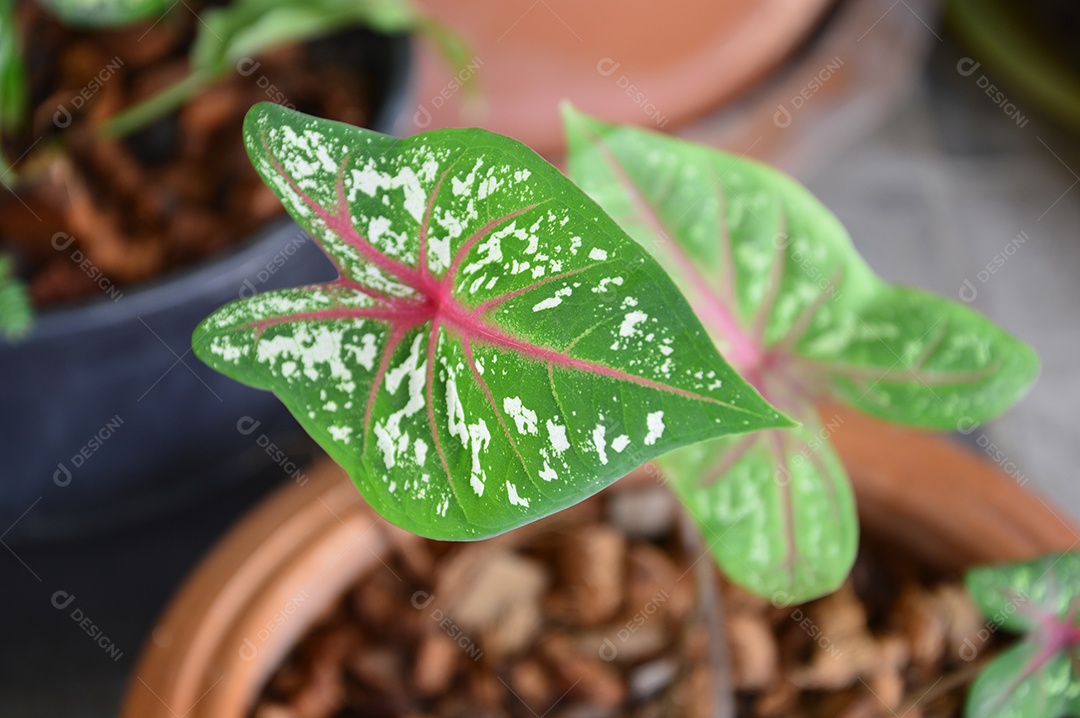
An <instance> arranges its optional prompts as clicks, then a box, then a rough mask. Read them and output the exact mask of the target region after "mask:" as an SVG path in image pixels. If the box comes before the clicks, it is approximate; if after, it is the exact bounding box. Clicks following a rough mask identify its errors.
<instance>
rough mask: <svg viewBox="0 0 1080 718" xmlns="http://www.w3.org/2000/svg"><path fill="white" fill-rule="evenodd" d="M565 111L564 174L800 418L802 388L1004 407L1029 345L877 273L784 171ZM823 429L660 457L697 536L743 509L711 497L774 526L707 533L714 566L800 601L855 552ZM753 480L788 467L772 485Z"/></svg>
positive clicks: (918, 418)
mask: <svg viewBox="0 0 1080 718" xmlns="http://www.w3.org/2000/svg"><path fill="white" fill-rule="evenodd" d="M565 119H566V127H567V135H568V143H569V147H570V153H569V169H570V176H571V178H572V179H574V181H575V182H576V183H577V184H578V185H579V186H580V187H581V188H582V189H584V190H585V191H586V192H588V193H589V194H590V195H591V196H592V197H593V198H594V199H595V200H596V201H597V202H599V203H600V205H601V206H602V207H603V208H604V209H606V210H607V211H608V213H609V214H611V216H612V217H613V218H614V219H615V220H616V221H617V222H618V223H619V224H620V226H622V227H623V228H624V229H625V230H626V231H627V233H629V234H630V235H631V236H632V237H634V238H635V239H637V240H638V241H639V242H640V243H641V244H642V245H643V246H645V247H646V248H647V249H648V250H649V251H650V252H651V253H652V254H653V255H654V256H655V257H656V258H657V259H658V260H659V261H660V263H661V264H662V265H663V266H664V267H665V268H666V269H667V270H668V271H669V272H670V274H671V276H672V278H673V279H674V280H675V282H676V284H678V285H679V287H680V289H682V290H683V292H684V294H685V295H686V296H687V298H688V299H689V300H690V303H691V306H693V307H694V309H695V310H696V311H697V314H698V316H699V317H701V319H702V321H703V322H704V324H705V326H706V328H707V329H708V330H709V332H710V334H711V335H712V336H713V338H714V340H715V341H716V342H717V344H718V346H719V347H720V349H721V351H722V352H723V354H724V356H725V357H726V358H727V359H728V360H729V361H731V363H732V365H733V366H734V367H735V368H736V369H737V370H738V371H739V372H740V373H741V374H742V375H743V376H745V377H746V378H747V379H749V380H750V381H751V383H753V384H754V385H755V386H756V387H757V388H758V389H759V391H761V392H762V395H763V396H765V397H766V398H767V399H768V400H769V401H770V402H772V403H773V404H775V405H776V406H779V407H780V408H781V409H783V410H784V411H786V412H788V413H789V414H791V415H792V416H793V417H795V418H797V419H799V420H800V421H803V422H804V423H807V424H808V425H812V424H816V423H818V422H815V421H814V418H813V411H814V410H813V408H812V406H813V402H814V400H816V399H818V398H821V397H825V396H833V397H836V398H839V399H842V400H844V401H846V402H848V403H850V404H852V405H854V406H857V407H859V408H861V409H863V410H865V411H868V412H870V413H872V414H875V415H877V416H880V417H883V418H886V419H890V420H893V421H902V422H906V423H911V424H915V425H919V426H926V427H933V428H955V427H956V425H957V422H958V421H960V420H961V419H964V420H965V425H968V424H969V423H970V422H972V421H974V422H978V421H983V420H985V419H988V418H990V417H991V416H993V415H995V414H996V413H998V412H1000V411H1002V410H1003V409H1005V408H1006V407H1007V406H1008V405H1010V404H1011V403H1012V402H1014V401H1015V400H1016V399H1018V398H1019V397H1020V395H1022V394H1023V392H1024V391H1026V389H1027V387H1028V386H1029V385H1030V384H1031V382H1032V381H1033V379H1034V377H1035V374H1036V372H1037V369H1038V363H1037V360H1036V358H1035V355H1034V352H1032V351H1031V349H1030V348H1029V347H1028V346H1026V345H1025V344H1023V343H1022V342H1020V341H1018V340H1016V339H1014V338H1013V337H1011V336H1009V335H1008V334H1006V333H1005V332H1004V331H1002V330H1001V329H999V328H998V327H996V326H995V325H994V324H993V323H991V322H990V321H989V320H987V319H986V318H984V317H982V316H981V315H979V314H977V313H975V312H973V311H971V310H969V309H967V308H966V307H963V306H961V305H958V304H955V303H953V302H949V301H947V300H944V299H941V298H939V297H935V296H932V295H929V294H925V293H922V292H919V291H916V290H911V289H905V288H899V287H892V286H890V285H888V284H886V283H885V282H883V281H882V280H880V279H879V278H878V277H877V276H876V275H875V274H874V273H873V272H872V271H871V270H870V268H869V267H868V266H867V265H866V263H865V262H864V261H863V260H862V258H861V257H860V256H859V255H858V253H857V252H856V251H855V249H854V247H853V246H852V243H851V240H850V238H849V237H848V234H847V232H846V231H845V230H844V228H843V226H842V225H841V224H840V222H839V221H838V220H837V219H836V217H834V216H833V215H832V213H830V212H829V211H828V209H826V208H825V207H824V206H823V205H822V204H821V203H820V202H818V201H817V200H816V199H815V198H814V197H813V196H812V195H811V194H810V193H809V192H808V191H806V189H804V188H803V187H802V186H800V185H799V184H798V183H796V182H795V181H794V180H792V179H790V178H789V177H786V176H785V175H783V174H781V173H779V172H777V171H775V170H772V169H770V168H768V167H765V166H764V165H761V164H758V163H756V162H753V161H749V160H745V159H743V158H740V157H735V156H732V155H728V154H725V153H722V152H718V151H715V150H712V149H710V148H705V147H701V146H697V145H693V144H689V143H687V142H684V141H682V140H679V139H677V138H673V137H668V136H665V135H661V134H657V133H653V132H649V131H646V130H641V129H637V128H633V127H626V126H616V125H609V124H605V123H603V122H600V121H598V120H595V119H592V118H589V117H587V116H585V115H582V114H580V113H577V112H575V111H574V110H572V109H570V108H567V109H566V111H565ZM825 423H826V424H828V422H825ZM812 439H813V441H812V444H810V443H807V442H810V441H811V440H812ZM826 441H827V436H826V437H824V438H821V437H818V438H816V439H815V438H814V437H812V436H808V435H807V433H806V432H805V431H803V432H800V433H798V434H795V435H790V436H782V435H780V434H772V435H767V436H762V437H760V438H756V439H755V440H754V441H753V442H750V441H745V442H738V441H727V442H722V443H720V444H718V446H717V447H715V448H713V447H710V449H709V450H708V454H709V455H710V456H711V458H710V459H709V460H708V462H709V464H710V465H711V467H706V466H704V465H702V461H703V459H702V456H703V452H705V450H703V449H701V448H695V449H693V450H692V451H689V450H688V451H687V452H679V453H676V454H673V455H671V456H670V457H666V458H665V462H664V463H665V467H666V468H667V469H668V471H669V473H670V474H672V476H674V477H675V482H676V484H677V486H678V487H679V493H680V495H681V496H682V497H683V499H684V501H687V502H688V503H689V504H690V505H691V506H697V507H698V508H696V509H695V510H694V513H695V516H697V517H698V519H699V521H700V522H701V524H702V528H703V529H704V530H705V533H706V535H709V534H713V535H717V536H725V531H726V530H727V529H728V528H730V527H731V526H732V524H731V523H730V522H732V521H735V519H734V518H732V517H733V516H738V512H737V513H736V514H731V513H730V512H729V511H728V509H729V508H730V507H727V506H725V508H723V509H721V508H718V507H714V508H713V510H711V511H708V510H706V506H705V505H706V503H707V502H708V501H710V500H718V501H720V500H724V501H726V500H728V499H731V498H732V497H738V501H737V502H736V503H737V504H738V505H739V506H741V507H742V509H741V510H745V511H747V512H749V513H747V514H746V516H745V517H743V518H741V519H738V521H737V524H738V525H740V526H744V527H749V526H750V525H755V526H757V527H759V528H760V529H761V530H763V531H766V532H768V533H769V535H768V536H767V537H761V536H757V535H756V533H757V532H756V531H750V530H742V531H732V532H730V533H728V534H726V537H725V539H724V541H723V543H722V544H718V546H714V552H715V553H716V556H717V559H718V560H719V561H720V562H721V565H722V566H723V568H724V570H725V572H726V573H728V574H729V575H731V576H733V577H736V580H738V581H739V582H740V583H742V585H744V586H745V587H746V588H748V589H750V590H752V591H755V592H756V593H758V594H761V595H764V596H770V595H772V594H773V593H774V592H776V591H784V592H786V593H788V594H790V596H791V600H806V599H810V598H813V597H815V596H817V595H820V594H823V593H827V592H829V591H831V590H833V589H835V588H836V587H837V586H838V585H839V582H840V581H841V580H842V579H843V576H844V575H846V572H847V569H848V568H849V567H850V565H851V563H852V562H853V561H854V557H855V549H856V546H855V542H854V540H853V537H854V536H855V535H856V525H855V524H856V517H855V512H854V509H853V507H852V505H851V501H850V495H851V492H850V488H849V487H848V486H846V483H847V480H846V478H845V475H844V472H843V469H842V467H841V466H840V465H839V464H838V463H836V462H835V461H834V459H835V457H833V456H832V453H831V451H830V452H828V454H826V453H822V452H821V450H820V448H817V445H818V444H821V443H825V442H826ZM748 446H752V447H755V450H754V451H749V450H748V449H747V448H746V447H748ZM769 447H773V448H772V449H770V448H769ZM776 447H783V448H782V449H777V448H776ZM740 449H741V450H742V452H741V453H738V450H740ZM732 452H737V453H734V455H733V453H732ZM770 454H771V455H772V456H773V467H772V470H766V469H767V468H768V467H767V465H768V463H769V461H770V459H769V456H770ZM807 455H813V456H816V457H817V461H814V462H810V461H807V462H804V463H803V464H802V465H801V466H800V467H798V470H797V471H796V469H795V467H793V466H792V465H791V458H792V457H796V456H807ZM776 459H782V461H780V463H779V464H777V463H776ZM785 462H786V464H785ZM721 470H723V471H724V472H725V475H724V477H723V478H721V479H716V481H718V482H724V483H731V484H735V485H733V486H728V487H724V488H722V489H720V488H712V489H703V491H704V493H705V496H702V497H698V498H697V499H696V500H692V499H690V497H691V495H692V494H693V493H694V491H695V482H702V481H704V482H706V483H708V479H707V477H716V476H718V474H719V473H720V472H721ZM766 476H775V477H795V476H799V477H800V478H799V480H798V481H790V482H783V481H780V480H779V479H778V480H777V482H776V484H775V485H774V486H772V487H769V486H766V485H765V484H764V483H763V481H764V478H763V477H766ZM841 486H843V487H842V488H840V487H841ZM804 496H805V497H806V498H805V502H806V504H807V505H806V506H805V507H800V502H802V501H803V500H804V499H803V497H804ZM722 497H726V498H722ZM754 501H760V502H761V503H760V504H758V505H756V506H755V505H754V503H753V502H754ZM733 505H734V504H733ZM826 506H827V508H824V507H826ZM778 507H791V508H790V509H782V510H781V509H779V508H778ZM720 515H724V516H726V517H727V518H726V519H725V520H722V521H721V520H718V519H716V518H715V517H717V516H720ZM708 517H712V518H708ZM765 517H768V518H765ZM826 518H827V520H826ZM808 522H809V523H808ZM765 547H773V548H775V547H786V548H784V550H783V551H782V552H781V553H776V552H775V551H773V550H765ZM826 561H832V562H835V563H834V564H833V565H831V566H828V567H826V566H825V565H824V562H826ZM837 567H840V568H837ZM784 576H786V577H787V579H786V584H787V585H782V584H783V583H784V582H785V581H784V580H782V578H781V577H784Z"/></svg>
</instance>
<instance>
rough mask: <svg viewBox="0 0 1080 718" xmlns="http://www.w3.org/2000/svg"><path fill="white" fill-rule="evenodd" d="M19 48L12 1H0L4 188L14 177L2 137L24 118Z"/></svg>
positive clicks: (0, 171)
mask: <svg viewBox="0 0 1080 718" xmlns="http://www.w3.org/2000/svg"><path fill="white" fill-rule="evenodd" d="M22 49H23V45H22V38H21V37H20V36H19V28H18V27H17V26H16V23H15V3H14V0H0V185H4V186H5V187H10V186H12V185H14V184H15V181H16V179H17V178H16V176H15V173H14V171H13V170H12V167H11V165H9V164H8V161H7V157H6V156H5V155H4V149H3V144H2V140H3V138H4V137H5V136H6V135H7V134H8V133H9V132H11V131H12V130H17V129H19V128H20V127H21V126H22V124H23V122H24V121H25V120H26V111H27V108H26V102H27V100H26V98H27V94H26V92H27V90H26V67H25V65H24V64H23V58H22Z"/></svg>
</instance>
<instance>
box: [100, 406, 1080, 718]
mask: <svg viewBox="0 0 1080 718" xmlns="http://www.w3.org/2000/svg"><path fill="white" fill-rule="evenodd" d="M823 417H825V418H826V424H827V425H831V426H833V427H834V430H833V435H832V438H833V440H834V441H835V442H836V444H837V446H838V447H839V449H840V453H841V455H842V456H843V458H844V461H845V463H846V465H847V466H848V468H849V470H850V472H851V475H852V476H853V477H854V480H855V486H856V493H857V494H858V500H859V508H860V513H861V514H862V520H863V522H864V523H863V530H864V531H865V532H866V533H867V534H869V535H871V536H873V537H874V538H876V539H880V540H884V541H889V542H893V544H894V545H895V546H896V547H897V549H898V550H900V551H903V552H907V553H911V554H914V555H915V556H916V557H919V558H922V559H924V560H925V561H926V562H927V563H928V564H930V565H935V566H938V567H941V568H957V567H961V566H963V565H967V564H970V563H972V562H990V561H998V560H1012V559H1022V558H1028V557H1033V556H1035V555H1038V554H1042V553H1048V552H1051V551H1055V550H1065V549H1067V548H1069V547H1071V546H1072V545H1073V543H1074V541H1075V537H1076V535H1077V534H1076V529H1075V528H1074V527H1073V526H1072V525H1071V524H1069V523H1068V522H1066V521H1064V520H1062V519H1061V518H1060V517H1058V516H1057V515H1056V514H1055V513H1054V511H1053V510H1052V509H1051V508H1050V507H1049V506H1048V505H1047V504H1046V503H1044V502H1043V501H1042V500H1041V499H1040V498H1038V497H1037V496H1035V495H1033V494H1030V493H1028V492H1026V491H1024V490H1023V489H1022V488H1021V487H1019V486H1017V485H1016V484H1015V483H1014V482H1013V481H1012V480H1011V479H1010V478H1009V477H1008V476H1006V475H1005V474H1004V473H1003V472H1001V471H1000V470H999V469H998V468H997V467H996V466H994V465H992V464H989V463H987V462H986V461H984V460H982V459H980V458H978V457H977V456H974V455H972V454H970V453H969V452H967V451H965V450H964V449H962V448H960V447H958V446H955V445H953V444H952V443H951V442H950V441H948V440H946V439H942V438H940V437H936V436H931V435H928V434H919V433H914V432H911V431H909V430H905V429H899V428H894V427H890V426H885V425H883V424H880V423H877V422H875V421H873V420H870V419H867V418H865V417H863V416H861V415H858V414H856V413H854V412H852V411H850V410H847V409H842V408H836V407H833V406H826V407H823ZM393 531H398V529H395V528H393V527H391V526H389V525H388V524H387V523H386V522H385V521H382V520H381V519H379V518H378V517H377V516H375V515H374V514H373V513H372V511H371V509H370V508H368V507H367V506H366V505H365V504H364V503H363V502H362V501H361V500H360V498H359V495H358V494H357V492H356V490H355V489H354V488H353V486H352V483H351V482H350V481H348V480H347V479H346V478H345V476H344V475H343V473H342V472H341V470H340V469H338V468H337V467H336V466H335V465H333V464H331V463H329V462H323V463H321V464H319V465H318V466H317V467H315V468H314V469H313V470H312V471H310V472H308V481H307V482H306V483H305V484H304V485H303V486H299V485H290V486H287V487H285V488H283V489H281V490H279V491H278V493H277V494H276V495H274V496H272V497H271V498H270V499H269V500H267V501H266V502H265V503H264V504H263V505H261V506H260V507H258V509H256V510H255V511H254V512H252V513H251V514H250V515H249V516H248V517H247V518H246V519H245V520H244V521H243V522H242V523H240V524H239V525H238V526H237V527H236V528H235V529H234V530H233V531H232V533H230V534H229V535H228V536H227V537H226V538H225V539H224V540H223V541H222V542H221V543H220V544H219V545H218V547H217V548H216V549H215V550H214V551H213V552H212V553H211V555H210V556H209V557H208V558H207V559H206V560H205V561H204V562H203V564H202V565H201V566H200V567H199V568H198V569H197V570H196V571H195V573H194V574H193V575H192V576H191V577H190V578H189V579H188V581H187V583H186V585H185V586H184V587H183V589H182V590H181V591H180V593H179V594H178V595H177V596H176V597H175V599H174V600H173V603H172V605H171V606H170V607H169V608H168V610H167V611H166V613H165V614H164V616H163V618H162V620H161V621H160V623H159V624H158V625H157V627H156V628H155V629H154V632H153V635H152V637H151V639H150V641H149V642H148V644H147V645H146V647H145V648H144V650H143V654H142V657H141V658H140V660H139V663H138V665H137V666H136V668H135V672H134V675H133V676H132V678H131V682H130V687H129V690H128V694H127V696H126V699H125V702H124V706H123V711H122V714H121V716H122V718H170V717H172V718H175V716H177V715H183V716H186V717H187V718H240V717H241V716H245V715H246V713H247V711H248V710H249V708H250V706H251V704H252V701H253V700H254V698H255V696H256V695H257V693H258V691H259V690H260V688H261V686H262V684H263V682H264V681H265V680H266V679H267V678H268V677H269V676H270V674H271V673H272V672H273V671H274V669H275V668H276V667H277V666H278V665H279V663H280V661H281V660H282V659H283V658H284V656H285V655H286V654H287V653H288V651H289V650H290V648H291V647H292V646H293V645H295V643H296V642H297V641H298V639H299V637H300V636H301V635H303V634H304V633H305V631H306V630H307V629H308V628H309V627H310V626H311V625H312V624H313V623H315V622H316V621H317V620H318V619H319V617H320V616H321V615H322V614H323V613H324V612H325V611H326V610H327V609H328V608H329V607H330V606H331V605H332V604H333V603H334V602H335V601H336V600H337V599H338V597H339V596H340V595H341V594H342V593H343V591H344V590H345V588H346V586H348V585H349V584H350V583H352V582H353V581H355V580H356V579H357V577H358V576H360V575H361V573H362V572H363V571H365V570H367V569H368V568H370V567H371V566H372V565H373V564H374V563H375V562H377V561H379V560H380V558H379V557H380V554H381V553H382V552H383V551H385V550H386V549H387V547H388V542H389V541H390V540H391V534H390V533H388V532H393Z"/></svg>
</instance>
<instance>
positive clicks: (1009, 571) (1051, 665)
mask: <svg viewBox="0 0 1080 718" xmlns="http://www.w3.org/2000/svg"><path fill="white" fill-rule="evenodd" d="M965 583H966V585H967V589H968V592H969V593H970V594H971V596H972V598H973V599H975V602H976V603H977V604H978V605H979V607H980V608H981V609H982V611H983V613H984V615H986V617H987V618H988V619H989V621H990V622H992V623H994V624H997V625H1000V626H1002V627H1004V628H1007V629H1009V630H1012V631H1020V632H1025V633H1026V636H1025V638H1024V640H1023V641H1021V642H1020V643H1019V644H1018V645H1016V646H1013V647H1012V648H1010V649H1009V650H1007V651H1006V652H1005V653H1003V654H1002V655H1001V656H998V657H997V658H995V659H994V660H993V662H991V663H990V665H988V666H987V667H986V668H985V669H983V671H982V673H981V674H980V675H979V677H978V679H977V680H976V681H975V683H974V684H973V685H972V688H971V692H970V693H969V695H968V700H967V706H966V710H965V715H967V716H969V717H970V718H1026V717H1027V716H1055V717H1056V716H1066V715H1068V716H1078V715H1080V675H1078V674H1077V665H1078V662H1080V552H1070V553H1064V554H1054V555H1051V556H1044V557H1043V558H1040V559H1037V560H1035V561H1029V562H1026V563H1019V564H1012V565H1006V566H986V567H981V568H976V569H972V570H971V571H969V572H968V575H967V577H966V579H965Z"/></svg>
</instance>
